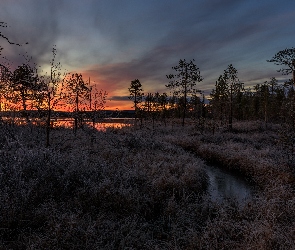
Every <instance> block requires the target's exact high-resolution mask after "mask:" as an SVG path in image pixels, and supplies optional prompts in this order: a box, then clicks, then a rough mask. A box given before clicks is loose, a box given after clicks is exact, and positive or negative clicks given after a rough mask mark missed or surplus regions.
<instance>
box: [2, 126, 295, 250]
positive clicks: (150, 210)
mask: <svg viewBox="0 0 295 250" xmlns="http://www.w3.org/2000/svg"><path fill="white" fill-rule="evenodd" d="M0 129H1V133H0V185H1V188H0V199H1V203H0V204H1V206H0V225H1V226H0V227H1V228H0V239H1V241H0V244H1V247H2V248H4V249H292V248H293V247H294V244H295V209H294V207H295V206H294V205H295V197H294V186H295V184H294V183H295V181H294V171H293V167H292V166H293V165H292V162H291V163H290V160H289V159H288V158H287V157H286V152H285V151H284V150H283V147H282V146H281V144H280V143H279V141H280V135H279V131H280V129H281V128H280V127H279V125H269V126H268V128H267V129H265V128H264V126H263V124H261V123H260V122H248V123H235V124H234V130H233V131H228V130H227V129H226V128H223V127H220V128H218V129H217V130H216V131H215V132H214V134H213V133H212V131H211V130H209V129H208V130H206V129H205V130H203V131H200V130H199V129H197V128H196V127H194V126H193V124H191V125H187V126H185V127H184V128H183V127H181V126H180V125H178V124H170V123H168V124H167V126H166V127H165V126H164V125H159V124H156V126H154V129H152V127H151V126H146V125H145V126H143V128H141V129H139V128H138V129H134V128H133V127H123V128H122V129H115V128H109V129H106V131H105V132H102V131H97V130H95V129H92V128H88V127H86V128H84V129H83V130H82V129H80V130H78V131H77V134H76V136H75V135H74V134H73V131H72V130H70V129H66V128H57V129H54V130H52V134H51V135H52V137H51V146H50V147H48V148H46V147H45V146H44V144H45V129H44V128H41V127H30V126H20V127H19V126H12V125H5V124H2V125H1V127H0ZM204 160H206V161H209V162H210V161H211V162H215V163H218V164H219V165H220V166H221V167H223V168H227V169H229V170H230V171H233V172H236V173H239V175H241V176H244V177H245V178H247V179H248V180H250V181H251V182H252V183H253V185H254V186H255V189H256V190H257V192H256V193H255V196H254V197H253V199H252V200H251V201H250V202H248V203H247V204H245V205H243V206H239V205H238V204H237V203H236V202H235V201H234V200H228V201H224V202H223V203H222V204H218V203H214V202H213V201H211V200H210V197H208V195H207V193H206V190H207V187H208V176H207V175H206V171H205V170H204V168H205V167H206V164H205V163H204Z"/></svg>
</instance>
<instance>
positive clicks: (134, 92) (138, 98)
mask: <svg viewBox="0 0 295 250" xmlns="http://www.w3.org/2000/svg"><path fill="white" fill-rule="evenodd" d="M128 90H129V94H130V96H129V99H130V100H132V101H133V103H134V105H133V108H134V111H135V118H137V115H138V111H139V104H140V103H141V102H142V98H143V96H144V93H143V92H142V91H143V90H142V85H141V83H140V81H139V80H138V79H135V80H133V81H131V83H130V87H129V88H128Z"/></svg>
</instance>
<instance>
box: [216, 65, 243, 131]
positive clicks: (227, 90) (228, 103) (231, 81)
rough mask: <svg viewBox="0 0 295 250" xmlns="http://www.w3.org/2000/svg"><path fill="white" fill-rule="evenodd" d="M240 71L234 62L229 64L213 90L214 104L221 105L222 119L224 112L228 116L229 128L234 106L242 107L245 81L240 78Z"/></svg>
mask: <svg viewBox="0 0 295 250" xmlns="http://www.w3.org/2000/svg"><path fill="white" fill-rule="evenodd" d="M237 74H238V71H237V70H236V69H235V68H234V67H233V65H232V64H230V65H228V67H227V69H226V70H224V73H223V75H220V76H219V78H218V81H217V82H216V85H215V86H216V87H215V90H213V91H212V93H211V97H212V99H213V100H212V101H211V103H212V104H215V105H216V104H217V105H218V106H219V111H217V113H218V112H219V113H220V115H221V119H223V114H225V116H227V117H228V128H229V129H230V130H231V129H232V123H233V116H234V106H236V107H237V108H238V110H239V109H240V108H241V101H242V98H241V97H242V92H243V91H244V86H243V83H241V82H240V80H239V79H238V76H237Z"/></svg>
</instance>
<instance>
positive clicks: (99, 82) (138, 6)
mask: <svg viewBox="0 0 295 250" xmlns="http://www.w3.org/2000/svg"><path fill="white" fill-rule="evenodd" d="M0 16H1V20H0V21H2V22H6V23H7V25H8V27H6V28H4V27H2V28H0V32H1V34H2V35H5V36H6V37H8V38H9V40H10V41H11V42H14V43H19V44H21V45H22V46H16V45H10V44H8V43H7V41H6V40H5V39H0V46H2V47H3V48H4V49H3V51H2V54H1V57H2V58H1V60H2V63H9V64H10V65H12V67H13V66H14V67H16V66H18V65H20V64H22V63H24V62H25V60H26V59H25V58H28V57H31V58H32V59H31V61H33V62H35V63H36V64H37V65H38V66H39V67H40V69H42V71H43V72H48V68H49V65H50V61H51V59H52V48H53V46H56V49H57V55H56V60H57V61H59V62H60V63H61V65H62V69H63V71H64V72H77V73H81V74H82V75H83V78H84V79H85V80H88V79H89V77H90V81H91V85H96V86H97V88H98V89H103V90H105V91H107V92H108V101H107V104H106V106H107V109H115V108H118V109H120V110H124V109H131V107H132V102H131V101H130V100H129V99H128V96H129V92H128V87H129V86H130V82H131V81H132V80H134V79H139V80H140V82H141V83H142V86H143V90H144V93H149V92H151V93H155V92H157V91H158V92H160V93H163V92H167V93H169V90H168V89H167V88H166V87H165V85H166V84H168V82H169V80H168V79H167V77H166V75H168V74H171V73H174V72H173V70H172V67H173V66H176V65H178V61H179V60H180V59H186V60H187V61H190V60H192V59H194V60H195V64H196V65H197V66H198V67H199V69H200V73H201V76H202V77H203V78H204V80H203V81H202V82H200V83H198V86H197V87H198V89H200V90H202V91H204V93H205V94H206V95H207V96H208V95H209V94H210V92H211V91H212V89H213V88H214V86H215V82H216V80H217V79H218V77H219V75H221V74H223V71H224V70H225V69H226V68H227V66H228V65H229V64H233V66H234V67H235V68H236V69H237V70H238V77H239V79H240V81H242V82H243V83H244V84H245V86H254V85H255V84H257V83H263V82H265V81H267V80H270V78H271V77H277V79H279V80H280V81H284V80H286V79H288V78H291V76H290V77H289V76H282V75H281V74H280V73H278V72H277V70H278V69H279V68H280V67H279V66H277V65H274V64H273V63H270V62H267V60H269V59H271V58H272V57H273V56H274V55H275V53H277V52H278V51H280V50H283V49H286V48H292V47H295V42H294V39H295V32H294V31H295V25H294V23H295V1H293V0H259V1H257V0H186V1H181V0H169V1H168V0H99V1H98V0H83V1H81V0H1V3H0ZM26 43H28V44H26Z"/></svg>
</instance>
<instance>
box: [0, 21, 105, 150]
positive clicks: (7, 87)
mask: <svg viewBox="0 0 295 250" xmlns="http://www.w3.org/2000/svg"><path fill="white" fill-rule="evenodd" d="M6 27H7V25H6V23H4V22H0V28H6ZM0 38H2V40H4V41H6V42H8V43H9V44H12V45H16V46H22V45H21V44H18V43H14V42H12V41H10V40H9V39H8V38H7V37H6V36H5V35H4V34H3V33H2V32H0ZM2 51H3V47H2V46H1V45H0V55H1V53H2ZM56 51H57V50H56V48H55V46H53V49H52V59H51V61H50V72H42V71H40V67H39V66H38V65H36V64H34V63H32V58H30V57H25V59H26V60H25V61H26V62H25V63H22V64H21V65H19V66H17V67H12V66H11V64H9V63H0V124H1V123H3V117H2V116H3V114H5V115H7V112H5V111H9V112H10V113H11V112H14V114H15V113H16V112H15V111H17V114H21V116H22V117H23V118H24V119H25V120H26V122H27V123H28V124H31V117H30V114H31V111H32V110H35V111H37V114H38V118H45V119H39V121H44V120H45V127H46V145H47V146H49V137H50V129H51V123H50V122H51V116H52V112H53V111H55V110H61V109H64V110H67V111H69V112H72V116H73V118H74V132H76V131H77V128H78V127H79V125H81V124H82V121H83V116H85V112H86V111H88V114H87V115H88V118H91V119H92V120H93V121H95V120H97V119H98V118H99V117H101V116H102V112H103V111H104V109H105V103H106V98H107V95H108V94H107V92H106V91H104V90H101V89H98V88H97V86H96V85H95V84H93V85H91V82H90V78H89V79H88V81H87V80H84V79H83V76H82V74H80V73H70V72H69V73H62V66H61V64H60V62H57V61H56Z"/></svg>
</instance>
